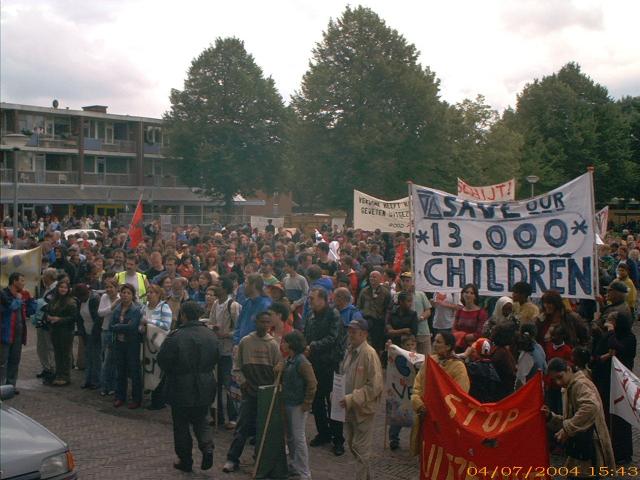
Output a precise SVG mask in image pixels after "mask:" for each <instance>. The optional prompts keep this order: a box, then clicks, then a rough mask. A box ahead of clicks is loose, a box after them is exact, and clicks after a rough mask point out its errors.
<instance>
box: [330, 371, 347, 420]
mask: <svg viewBox="0 0 640 480" xmlns="http://www.w3.org/2000/svg"><path fill="white" fill-rule="evenodd" d="M341 400H344V375H340V374H338V373H334V374H333V388H332V389H331V420H335V421H336V422H344V421H345V419H346V418H347V411H346V410H345V408H344V407H343V406H342V405H340V401H341Z"/></svg>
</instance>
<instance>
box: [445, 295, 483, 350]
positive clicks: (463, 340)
mask: <svg viewBox="0 0 640 480" xmlns="http://www.w3.org/2000/svg"><path fill="white" fill-rule="evenodd" d="M461 299H462V305H463V307H462V308H461V309H460V310H457V311H456V318H455V320H454V321H453V335H454V337H455V338H456V349H458V350H465V349H466V348H467V347H468V346H470V345H471V344H472V343H473V342H475V341H476V340H477V339H478V338H480V337H481V336H482V328H483V327H484V324H485V322H486V321H487V312H486V311H485V310H484V309H483V308H481V307H480V305H478V287H476V286H475V285H474V284H473V283H468V284H466V285H465V286H464V288H463V289H462V295H461Z"/></svg>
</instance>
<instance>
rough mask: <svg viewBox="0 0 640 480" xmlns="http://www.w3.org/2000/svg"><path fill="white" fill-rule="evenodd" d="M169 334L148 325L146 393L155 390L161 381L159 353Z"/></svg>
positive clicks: (143, 367) (145, 348)
mask: <svg viewBox="0 0 640 480" xmlns="http://www.w3.org/2000/svg"><path fill="white" fill-rule="evenodd" d="M165 338H167V332H166V331H164V330H163V329H162V328H160V327H157V326H155V325H151V324H149V325H147V330H146V332H145V334H144V344H143V350H142V352H143V353H142V354H143V359H142V372H143V377H144V378H143V383H144V390H145V392H149V391H152V390H155V389H156V387H157V386H158V384H159V383H160V379H161V371H160V367H159V366H158V360H157V357H158V352H159V351H160V346H161V345H162V342H164V339H165Z"/></svg>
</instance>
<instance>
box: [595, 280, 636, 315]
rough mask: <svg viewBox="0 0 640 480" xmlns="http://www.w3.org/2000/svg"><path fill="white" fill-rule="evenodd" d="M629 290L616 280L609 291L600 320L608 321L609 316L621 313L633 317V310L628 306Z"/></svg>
mask: <svg viewBox="0 0 640 480" xmlns="http://www.w3.org/2000/svg"><path fill="white" fill-rule="evenodd" d="M628 292H629V289H628V288H627V286H626V285H625V284H624V283H622V282H621V281H620V280H614V281H613V282H611V284H610V285H609V288H608V289H607V304H606V305H605V307H604V309H603V310H602V312H601V314H600V318H603V319H605V320H606V319H607V318H608V317H609V314H611V313H613V312H620V313H622V314H625V315H631V310H630V309H629V305H628V304H627V301H626V300H627V294H628Z"/></svg>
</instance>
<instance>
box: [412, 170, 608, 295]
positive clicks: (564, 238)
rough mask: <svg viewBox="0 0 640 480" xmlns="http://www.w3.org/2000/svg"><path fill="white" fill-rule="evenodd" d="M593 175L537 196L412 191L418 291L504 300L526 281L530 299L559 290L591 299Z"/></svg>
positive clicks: (593, 261) (593, 290)
mask: <svg viewBox="0 0 640 480" xmlns="http://www.w3.org/2000/svg"><path fill="white" fill-rule="evenodd" d="M591 181H592V177H591V172H589V173H586V174H584V175H582V176H580V177H578V178H576V179H575V180H572V181H571V182H569V183H567V184H565V185H563V186H561V187H559V188H557V189H555V190H552V191H551V192H548V193H546V194H544V195H540V196H538V197H535V198H532V199H528V200H522V201H517V202H492V203H485V202H471V201H468V200H463V199H461V198H457V197H455V196H453V195H449V194H447V193H444V192H441V191H438V190H434V189H431V188H427V187H420V186H415V185H414V186H412V195H413V202H412V203H413V210H414V221H415V238H414V242H415V244H414V251H415V257H414V258H415V263H414V269H415V279H416V290H421V291H428V292H436V291H442V292H447V291H448V292H455V291H458V292H459V291H460V290H461V289H462V287H463V286H464V285H465V284H467V283H474V284H476V285H477V286H478V289H479V290H480V294H481V295H489V296H501V295H504V294H505V293H507V292H511V291H512V287H513V285H514V284H515V283H517V282H520V281H524V282H528V283H529V284H530V285H531V287H532V289H533V292H534V296H540V295H542V293H543V292H545V291H546V290H556V291H558V292H559V293H560V294H561V295H563V296H564V297H568V298H594V295H595V293H596V291H595V290H596V289H595V288H594V272H597V270H596V269H595V258H594V254H593V252H594V241H595V232H594V212H593V200H592V196H593V194H592V189H591V187H592V186H591Z"/></svg>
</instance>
